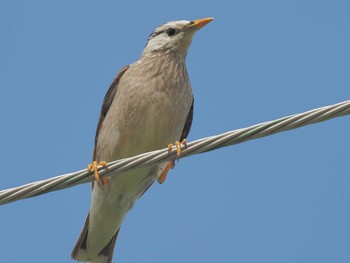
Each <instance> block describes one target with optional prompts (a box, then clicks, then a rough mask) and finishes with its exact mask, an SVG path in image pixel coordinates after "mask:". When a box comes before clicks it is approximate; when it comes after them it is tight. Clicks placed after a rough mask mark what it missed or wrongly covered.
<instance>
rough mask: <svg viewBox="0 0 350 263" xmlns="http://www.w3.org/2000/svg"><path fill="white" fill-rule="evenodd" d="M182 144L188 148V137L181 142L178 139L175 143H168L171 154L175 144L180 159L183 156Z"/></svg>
mask: <svg viewBox="0 0 350 263" xmlns="http://www.w3.org/2000/svg"><path fill="white" fill-rule="evenodd" d="M182 145H183V146H184V147H185V148H187V140H186V139H183V140H182V141H181V142H179V141H176V142H175V145H174V144H172V143H170V144H168V151H169V154H170V152H171V150H172V149H173V147H174V146H175V147H176V153H177V159H179V158H180V157H181V154H182V148H181V146H182Z"/></svg>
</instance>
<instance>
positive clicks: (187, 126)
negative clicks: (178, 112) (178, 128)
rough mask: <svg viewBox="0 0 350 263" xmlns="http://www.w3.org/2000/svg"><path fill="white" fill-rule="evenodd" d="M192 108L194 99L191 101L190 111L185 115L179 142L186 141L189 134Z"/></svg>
mask: <svg viewBox="0 0 350 263" xmlns="http://www.w3.org/2000/svg"><path fill="white" fill-rule="evenodd" d="M193 106H194V99H192V105H191V108H190V111H189V113H188V115H187V119H186V122H185V126H184V128H183V130H182V133H181V137H180V142H181V141H182V140H183V139H186V138H187V136H188V134H189V133H190V130H191V126H192V120H193Z"/></svg>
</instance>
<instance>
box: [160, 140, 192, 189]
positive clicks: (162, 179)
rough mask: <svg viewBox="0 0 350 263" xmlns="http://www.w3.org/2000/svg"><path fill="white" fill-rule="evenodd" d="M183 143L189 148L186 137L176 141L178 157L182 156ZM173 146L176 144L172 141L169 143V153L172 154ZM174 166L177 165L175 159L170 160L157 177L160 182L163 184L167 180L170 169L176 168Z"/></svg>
mask: <svg viewBox="0 0 350 263" xmlns="http://www.w3.org/2000/svg"><path fill="white" fill-rule="evenodd" d="M182 145H183V146H184V147H185V148H187V141H186V139H183V140H182V141H181V142H179V141H176V142H175V147H176V153H177V158H180V156H181V154H182V148H181V146H182ZM173 147H174V144H172V143H170V144H169V145H168V151H169V154H170V152H171V150H172V149H173ZM174 166H175V162H174V161H169V162H168V164H167V165H166V167H165V168H164V170H163V171H162V173H161V174H160V176H159V177H158V179H157V181H158V183H160V184H162V183H164V182H165V180H166V177H167V175H168V172H169V170H170V169H172V168H174Z"/></svg>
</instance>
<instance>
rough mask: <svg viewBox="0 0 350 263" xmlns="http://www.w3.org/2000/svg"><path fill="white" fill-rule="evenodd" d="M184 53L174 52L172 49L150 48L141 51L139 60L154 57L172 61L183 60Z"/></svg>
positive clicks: (159, 59) (184, 58)
mask: <svg viewBox="0 0 350 263" xmlns="http://www.w3.org/2000/svg"><path fill="white" fill-rule="evenodd" d="M186 55H187V52H186V53H184V54H183V53H182V52H175V51H173V50H170V49H169V50H161V51H158V50H152V51H148V52H143V53H142V55H141V59H140V60H148V59H152V60H153V59H156V60H157V61H164V62H166V61H172V62H185V60H186Z"/></svg>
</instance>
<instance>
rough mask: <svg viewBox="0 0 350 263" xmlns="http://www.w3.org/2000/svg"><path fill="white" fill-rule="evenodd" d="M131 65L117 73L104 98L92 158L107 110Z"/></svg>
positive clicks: (94, 157)
mask: <svg viewBox="0 0 350 263" xmlns="http://www.w3.org/2000/svg"><path fill="white" fill-rule="evenodd" d="M129 67H130V66H129V65H126V66H125V67H123V68H122V69H121V70H120V71H119V73H118V74H117V76H116V77H115V79H114V80H113V82H112V84H111V86H110V87H109V89H108V91H107V93H106V95H105V97H104V99H103V103H102V108H101V113H100V118H99V120H98V124H97V129H96V135H95V147H94V153H93V155H92V160H93V161H96V146H97V140H98V134H99V132H100V129H101V127H102V123H103V121H104V119H105V117H106V115H107V112H108V110H109V108H110V107H111V105H112V102H113V99H114V96H115V94H116V92H117V90H118V84H119V81H120V79H121V78H122V76H123V75H124V73H125V72H126V71H127V69H128V68H129ZM97 161H101V160H97Z"/></svg>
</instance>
